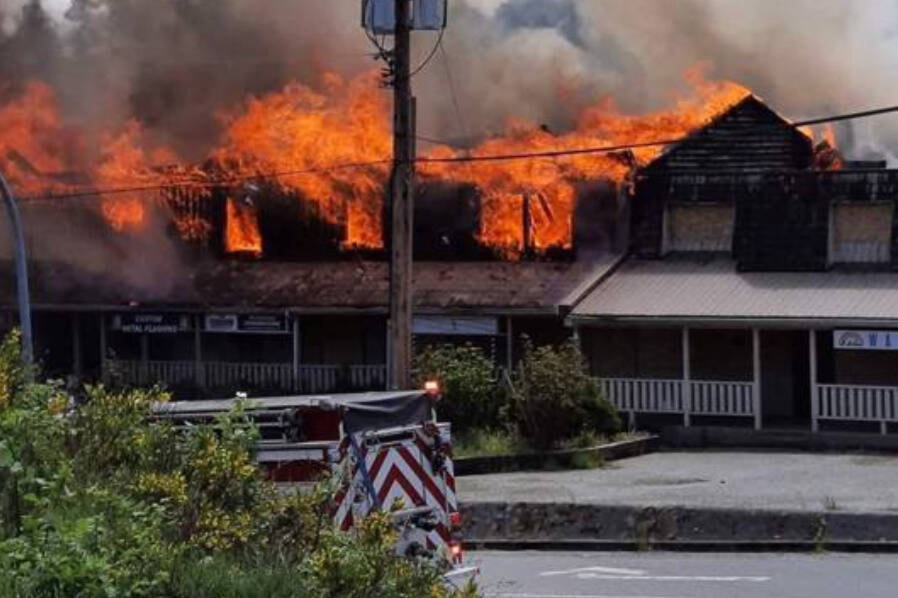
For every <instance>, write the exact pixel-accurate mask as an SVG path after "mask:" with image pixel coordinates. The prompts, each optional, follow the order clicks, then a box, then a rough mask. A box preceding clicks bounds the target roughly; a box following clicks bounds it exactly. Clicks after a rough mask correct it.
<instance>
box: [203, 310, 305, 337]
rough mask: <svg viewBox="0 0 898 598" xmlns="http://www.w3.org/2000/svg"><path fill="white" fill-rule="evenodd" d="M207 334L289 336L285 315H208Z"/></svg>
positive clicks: (206, 322) (206, 321)
mask: <svg viewBox="0 0 898 598" xmlns="http://www.w3.org/2000/svg"><path fill="white" fill-rule="evenodd" d="M205 324H206V325H205V329H206V332H223V333H233V334H241V333H242V334H287V332H288V330H287V316H285V315H283V314H208V315H207V316H206V320H205Z"/></svg>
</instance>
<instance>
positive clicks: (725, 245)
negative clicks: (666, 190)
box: [664, 203, 734, 253]
mask: <svg viewBox="0 0 898 598" xmlns="http://www.w3.org/2000/svg"><path fill="white" fill-rule="evenodd" d="M733 221H734V209H733V205H732V204H730V203H700V204H671V205H668V207H667V213H666V216H665V239H664V248H665V253H667V252H713V253H721V252H726V253H729V252H730V251H731V250H732V247H733Z"/></svg>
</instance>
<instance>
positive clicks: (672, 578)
mask: <svg viewBox="0 0 898 598" xmlns="http://www.w3.org/2000/svg"><path fill="white" fill-rule="evenodd" d="M576 575H577V578H578V579H601V580H606V581H621V580H623V581H714V582H752V583H762V582H765V581H770V578H769V577H741V576H735V575H733V576H714V575H604V574H601V573H577V574H576Z"/></svg>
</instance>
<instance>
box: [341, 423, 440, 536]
mask: <svg viewBox="0 0 898 598" xmlns="http://www.w3.org/2000/svg"><path fill="white" fill-rule="evenodd" d="M449 441H450V436H449V427H448V425H446V426H443V425H441V426H439V428H437V427H431V428H430V429H424V428H421V429H419V430H418V431H416V433H415V435H414V438H413V439H412V440H409V441H404V442H401V443H391V444H387V445H384V446H379V445H377V444H373V445H369V446H367V447H366V445H365V442H363V441H362V439H361V438H359V442H358V445H359V446H360V447H363V448H362V451H363V452H364V460H365V465H366V467H367V470H368V475H369V477H370V479H371V481H372V483H373V486H374V492H375V494H376V495H377V502H378V503H379V505H380V507H381V508H382V509H384V510H386V511H389V510H391V509H393V508H396V507H398V506H399V505H401V507H402V508H405V509H409V508H412V507H422V506H429V507H432V508H433V509H434V511H435V513H436V515H437V518H438V520H439V525H438V527H437V528H436V529H435V530H434V531H432V532H430V534H428V541H429V543H430V544H431V548H435V547H443V546H445V545H446V544H448V542H449V539H450V530H449V513H450V512H452V511H455V510H456V509H457V500H456V496H455V478H454V475H453V468H452V459H451V454H450V450H449V447H450V446H451V445H450V444H449ZM346 444H347V446H346V447H345V448H344V450H343V451H342V454H343V455H345V457H344V460H343V463H341V464H338V467H340V468H341V469H343V471H344V473H345V474H347V477H351V481H350V482H349V483H348V484H345V485H344V487H343V489H342V490H341V491H340V493H339V494H338V496H337V511H336V514H335V521H336V523H337V524H338V525H339V526H340V527H341V528H342V529H349V528H351V527H352V524H353V522H354V521H355V520H356V519H357V518H359V517H364V516H365V515H366V514H367V513H369V512H370V511H371V510H372V509H373V508H374V507H375V505H373V504H371V498H370V493H369V491H368V489H367V487H366V484H365V481H364V479H363V476H362V471H361V468H359V467H355V466H352V471H351V472H348V471H346V464H347V462H352V461H353V459H352V455H351V451H349V450H345V449H348V442H347V443H346ZM437 451H440V452H441V453H442V459H440V461H441V462H442V466H441V467H439V471H437V472H434V470H433V469H434V467H433V466H434V457H435V456H437V457H439V455H436V453H437ZM438 465H440V464H439V463H438ZM350 473H351V475H350Z"/></svg>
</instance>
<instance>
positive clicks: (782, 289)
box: [570, 255, 898, 324]
mask: <svg viewBox="0 0 898 598" xmlns="http://www.w3.org/2000/svg"><path fill="white" fill-rule="evenodd" d="M570 319H571V320H572V321H575V322H581V323H582V322H586V321H599V320H603V321H619V322H627V321H631V322H647V321H654V322H658V321H668V322H703V321H704V322H709V323H711V322H726V321H734V322H738V321H759V322H807V323H813V322H818V321H826V322H827V323H836V322H842V323H845V324H849V323H859V324H860V323H863V322H870V323H873V322H877V321H890V320H895V321H896V322H895V323H898V273H889V272H859V271H836V270H834V271H828V272H801V273H793V272H738V271H737V269H736V265H735V263H734V262H733V261H732V260H731V259H729V258H728V257H707V256H706V257H704V258H702V257H699V256H685V255H684V256H675V257H669V258H667V259H664V260H629V261H627V262H625V263H624V264H622V265H621V267H620V268H619V269H618V270H617V272H615V273H614V274H613V275H611V276H610V277H608V278H607V279H606V281H605V282H604V283H603V284H601V285H600V286H599V287H597V288H596V289H594V290H593V291H592V292H591V293H589V294H588V295H587V296H586V297H585V298H584V299H583V300H582V301H581V302H580V303H579V304H578V305H576V306H575V307H574V309H573V311H572V312H571V315H570Z"/></svg>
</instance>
